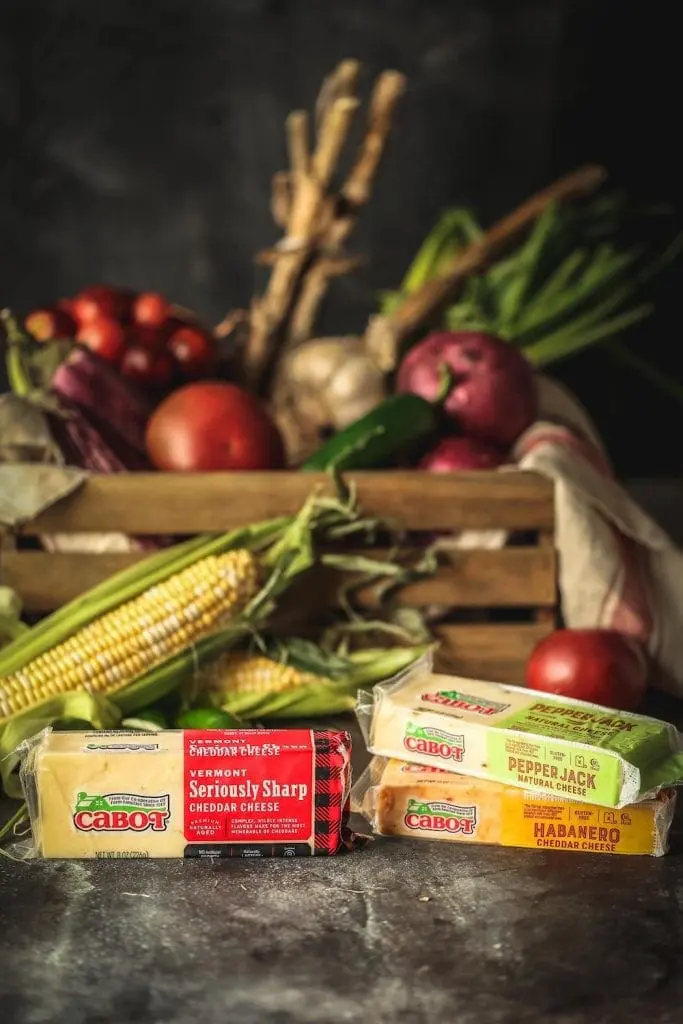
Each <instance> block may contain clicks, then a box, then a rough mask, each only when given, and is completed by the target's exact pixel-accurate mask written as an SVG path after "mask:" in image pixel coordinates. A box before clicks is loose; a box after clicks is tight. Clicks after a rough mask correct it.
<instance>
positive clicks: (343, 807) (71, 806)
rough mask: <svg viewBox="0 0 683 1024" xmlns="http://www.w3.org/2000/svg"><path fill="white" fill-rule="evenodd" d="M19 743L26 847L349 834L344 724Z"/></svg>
mask: <svg viewBox="0 0 683 1024" xmlns="http://www.w3.org/2000/svg"><path fill="white" fill-rule="evenodd" d="M21 753H22V761H21V768H20V778H21V782H22V786H23V789H24V793H25V796H26V801H27V804H28V809H29V815H30V819H31V826H32V828H31V832H32V840H31V844H30V846H29V848H28V849H25V850H23V851H21V849H19V850H18V851H17V852H18V853H19V854H21V852H23V854H24V856H35V857H45V858H91V857H96V858H104V859H110V858H111V859H118V858H130V857H134V858H147V857H150V858H151V857H203V858H216V857H253V858H258V857H296V856H313V855H321V854H322V855H329V854H336V853H338V852H340V850H341V848H342V847H343V846H344V845H347V844H348V842H349V841H350V833H349V832H348V830H347V827H346V821H347V817H348V809H349V794H350V786H351V740H350V737H349V735H348V733H345V732H328V731H324V730H320V731H318V730H310V729H285V730H273V729H239V730H237V729H235V730H233V729H213V730H207V731H195V730H169V731H161V732H133V731H131V732H123V731H121V732H53V731H52V730H50V729H48V730H46V731H44V732H43V733H41V734H40V735H39V736H37V737H35V738H34V739H33V740H31V741H29V742H28V743H26V744H25V745H24V747H23V749H22V751H21Z"/></svg>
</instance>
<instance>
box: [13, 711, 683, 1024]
mask: <svg viewBox="0 0 683 1024" xmlns="http://www.w3.org/2000/svg"><path fill="white" fill-rule="evenodd" d="M654 710H656V711H658V712H659V713H662V714H670V713H671V706H670V705H667V704H664V705H661V706H656V707H655V708H654ZM356 760H357V761H358V768H360V767H361V766H362V764H363V762H364V761H365V760H366V755H365V754H364V752H363V751H362V747H361V745H360V742H358V743H357V745H356ZM674 831H675V835H674V838H673V848H672V851H671V852H670V854H669V855H668V856H667V857H665V858H662V859H653V858H647V857H645V858H641V857H610V856H607V855H602V856H601V855H596V854H586V855H581V854H572V853H559V852H545V851H523V850H514V849H498V848H495V847H485V846H477V847H464V846H458V845H456V844H453V845H451V844H446V843H436V842H434V843H426V842H412V841H404V840H387V839H380V840H376V841H373V842H371V843H370V844H368V845H367V846H366V847H364V848H363V849H361V850H359V851H357V852H356V853H354V854H351V855H345V856H342V857H337V858H331V859H324V860H323V859H320V860H297V861H295V862H290V861H288V862H283V861H261V862H259V863H253V862H249V863H242V862H230V863H228V862H223V863H216V864H213V863H204V862H192V861H185V862H182V861H156V862H154V861H146V862H145V861H135V862H132V861H120V862H116V863H114V862H106V863H105V862H88V861H66V862H32V863H18V862H14V861H11V860H6V859H3V858H1V857H0V963H2V973H1V974H0V1021H2V1024H124V1022H128V1024H193V1022H195V1021H198V1022H200V1024H233V1022H234V1024H309V1022H310V1024H341V1022H344V1021H348V1022H352V1024H355V1022H359V1024H360V1022H365V1021H368V1022H370V1024H385V1022H386V1024H394V1022H406V1024H423V1022H424V1024H432V1022H433V1021H438V1020H442V1021H447V1022H449V1024H450V1022H453V1024H455V1022H456V1021H457V1024H470V1022H471V1024H507V1022H510V1024H513V1022H514V1024H532V1022H534V1024H535V1022H543V1021H549V1020H552V1021H554V1022H556V1024H631V1022H632V1021H635V1020H637V1019H638V1018H639V1017H640V1016H641V1015H642V1016H643V1018H645V1017H647V1019H648V1020H649V1021H650V1022H651V1024H669V1022H670V1024H678V1022H679V1021H680V1019H681V1018H680V1010H679V1006H680V1004H681V1000H683V940H682V936H681V920H682V918H681V909H682V907H683V871H682V870H681V867H682V865H683V827H682V826H681V824H680V823H677V824H676V825H675V827H674Z"/></svg>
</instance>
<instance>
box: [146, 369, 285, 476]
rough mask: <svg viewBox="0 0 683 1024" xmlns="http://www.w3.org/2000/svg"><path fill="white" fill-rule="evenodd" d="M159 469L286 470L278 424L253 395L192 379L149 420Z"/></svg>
mask: <svg viewBox="0 0 683 1024" xmlns="http://www.w3.org/2000/svg"><path fill="white" fill-rule="evenodd" d="M146 441H147V451H148V453H149V456H150V459H151V460H152V462H153V463H154V465H155V466H156V467H157V469H162V470H171V471H175V472H201V471H213V470H225V469H233V470H258V469H281V468H282V466H283V465H284V461H285V456H284V447H283V444H282V439H281V437H280V434H279V431H278V430H277V427H276V426H275V424H274V423H273V421H272V420H271V418H270V416H269V415H268V413H267V412H266V410H265V409H264V407H263V406H262V405H261V403H260V402H259V401H258V399H257V398H255V397H254V396H253V395H252V394H250V393H249V392H248V391H244V390H243V389H242V388H239V387H237V385H236V384H225V383H222V382H219V381H207V382H202V383H200V384H187V385H186V386H185V387H182V388H179V389H178V390H177V391H174V392H173V393H172V394H171V395H169V396H168V398H167V399H165V401H163V402H162V403H161V405H159V406H158V407H157V409H156V410H155V412H153V413H152V416H151V418H150V420H149V423H148V424H147V436H146Z"/></svg>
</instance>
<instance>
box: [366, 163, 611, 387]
mask: <svg viewBox="0 0 683 1024" xmlns="http://www.w3.org/2000/svg"><path fill="white" fill-rule="evenodd" d="M605 178H606V172H605V170H604V169H603V168H602V167H596V166H592V165H589V166H586V167H581V168H579V169H578V170H577V171H574V173H573V174H568V175H567V176H566V177H564V178H560V179H559V180H558V181H556V182H554V183H553V184H552V185H550V186H549V187H548V188H546V189H543V191H541V192H538V193H537V194H536V195H534V196H532V197H531V198H530V199H527V200H526V202H524V203H522V205H521V206H519V207H517V209H516V210H513V211H512V213H510V214H508V215H507V216H506V217H503V218H502V219H501V220H499V221H498V222H497V223H495V224H494V225H493V227H491V228H489V230H488V231H487V232H486V233H485V234H484V235H483V237H482V238H481V239H479V240H478V241H477V242H474V243H473V244H472V245H469V246H467V248H466V249H464V250H463V251H462V252H461V253H459V254H458V255H457V256H456V257H455V258H454V260H453V261H452V263H451V265H450V267H449V268H448V270H447V271H446V272H445V273H444V274H443V275H441V276H439V277H436V278H433V279H432V280H430V281H427V283H426V284H425V285H424V286H423V287H422V288H420V289H419V290H418V291H416V292H413V294H412V295H408V296H407V297H406V298H405V299H404V301H403V302H402V303H401V304H400V305H399V306H398V307H397V308H396V309H395V310H394V311H393V313H391V314H390V315H389V316H375V317H372V318H371V320H370V322H369V324H368V327H367V330H366V333H365V344H366V348H367V350H368V352H369V353H370V354H371V356H372V357H373V359H374V360H375V362H376V363H377V365H378V366H379V367H380V368H381V369H382V370H383V371H385V372H387V373H388V372H390V371H391V370H393V369H394V367H395V366H396V362H397V358H398V351H399V348H400V345H401V343H402V342H403V341H404V339H406V338H407V337H410V336H411V335H412V334H413V333H414V332H415V331H417V330H418V328H420V327H421V326H422V325H423V324H424V323H425V322H427V321H429V320H430V319H431V317H433V316H434V315H436V314H437V313H438V312H439V311H440V310H441V309H443V307H444V306H445V305H446V303H448V302H450V301H452V299H453V298H454V297H455V296H456V294H457V293H458V291H459V289H460V287H461V286H462V284H463V283H464V281H465V280H466V279H467V278H468V277H471V276H472V275H473V274H479V273H482V272H483V271H484V270H486V269H487V268H488V267H489V266H491V264H492V263H494V262H495V261H496V260H497V259H498V258H499V257H500V256H501V255H502V254H503V253H504V252H505V250H506V249H507V248H508V246H509V245H510V244H511V243H513V242H514V241H516V239H517V238H518V237H519V235H520V234H521V233H522V232H524V231H526V229H527V228H528V227H529V225H530V224H531V223H532V222H533V221H535V220H537V219H538V217H540V216H541V214H542V213H543V211H544V210H546V209H547V207H548V206H549V205H550V204H551V203H553V202H562V201H567V200H571V199H579V198H581V197H583V196H586V195H589V194H590V193H592V192H594V191H595V190H596V189H597V188H599V186H600V185H601V184H602V183H603V182H604V180H605Z"/></svg>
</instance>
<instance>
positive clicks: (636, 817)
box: [351, 757, 676, 857]
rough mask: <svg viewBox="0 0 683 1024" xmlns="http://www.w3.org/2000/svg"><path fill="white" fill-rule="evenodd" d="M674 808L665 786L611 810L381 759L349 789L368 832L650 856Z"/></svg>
mask: <svg viewBox="0 0 683 1024" xmlns="http://www.w3.org/2000/svg"><path fill="white" fill-rule="evenodd" d="M675 806H676V793H675V791H674V790H671V789H668V790H663V791H662V792H661V793H659V794H658V795H657V796H656V797H655V798H654V799H652V800H646V801H644V802H643V803H640V804H636V805H635V806H632V807H627V808H625V809H623V810H620V811H617V810H612V809H608V808H606V807H598V806H596V805H595V804H584V803H579V802H578V801H574V800H563V799H560V798H559V797H556V796H551V795H550V794H541V793H530V792H528V791H527V790H523V789H517V788H516V787H514V786H504V785H503V784H502V783H500V782H488V781H486V780H485V779H475V778H471V777H470V776H468V775H455V774H453V773H452V772H446V771H444V770H443V769H442V768H426V767H424V766H422V765H419V764H409V763H408V762H406V761H397V760H387V759H386V758H382V757H375V758H373V759H372V761H371V762H370V765H369V766H368V768H367V769H366V770H365V772H364V773H363V775H362V776H361V777H360V779H359V780H358V782H357V783H356V785H355V786H354V788H353V792H352V794H351V808H352V810H353V811H355V812H357V813H359V814H361V815H362V816H363V817H364V818H365V819H366V820H367V821H368V822H369V824H370V825H371V826H372V829H373V832H375V834H376V835H382V836H405V837H408V838H412V839H442V840H446V841H448V842H454V843H487V844H490V845H495V846H517V847H522V848H526V849H541V850H571V851H576V852H582V853H608V854H613V853H618V854H641V855H649V856H652V857H661V856H662V855H663V854H665V853H666V851H667V848H668V837H669V829H670V828H671V822H672V820H673V815H674V809H675Z"/></svg>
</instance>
